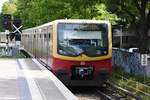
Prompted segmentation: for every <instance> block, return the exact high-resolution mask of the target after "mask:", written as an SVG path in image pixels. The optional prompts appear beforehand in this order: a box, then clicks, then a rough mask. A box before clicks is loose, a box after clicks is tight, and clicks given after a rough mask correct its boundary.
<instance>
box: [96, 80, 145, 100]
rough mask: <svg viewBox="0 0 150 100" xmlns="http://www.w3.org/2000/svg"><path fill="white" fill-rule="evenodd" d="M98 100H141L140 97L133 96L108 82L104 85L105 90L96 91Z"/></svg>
mask: <svg viewBox="0 0 150 100" xmlns="http://www.w3.org/2000/svg"><path fill="white" fill-rule="evenodd" d="M97 95H98V96H99V98H100V100H143V99H142V98H141V97H139V96H136V95H134V94H133V93H131V92H130V91H127V90H125V89H123V88H121V87H118V86H116V85H114V84H111V83H109V82H107V83H105V89H101V90H98V91H97Z"/></svg>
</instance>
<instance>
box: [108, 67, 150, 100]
mask: <svg viewBox="0 0 150 100" xmlns="http://www.w3.org/2000/svg"><path fill="white" fill-rule="evenodd" d="M144 80H145V82H144ZM110 81H111V82H112V83H114V84H116V85H119V86H120V87H122V88H125V89H127V90H129V91H131V92H132V93H134V94H136V95H140V96H141V97H142V98H143V100H150V95H148V94H150V78H148V77H146V78H145V79H144V76H142V75H134V74H131V73H127V72H125V71H124V69H123V68H121V67H118V66H115V67H113V74H112V77H111V78H110ZM144 83H145V84H146V85H144ZM145 94H147V95H146V96H145ZM148 98H149V99H148Z"/></svg>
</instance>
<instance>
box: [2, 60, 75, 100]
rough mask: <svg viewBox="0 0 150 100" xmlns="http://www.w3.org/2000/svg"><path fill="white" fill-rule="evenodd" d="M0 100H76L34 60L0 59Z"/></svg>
mask: <svg viewBox="0 0 150 100" xmlns="http://www.w3.org/2000/svg"><path fill="white" fill-rule="evenodd" d="M0 100H77V97H76V96H74V95H73V94H72V93H71V92H70V91H69V90H68V89H67V88H66V87H65V86H64V85H63V84H62V83H61V82H60V81H59V80H58V79H57V78H56V77H55V76H54V75H53V74H52V73H51V72H50V71H49V70H47V69H46V68H45V67H44V66H42V65H41V64H40V63H39V62H38V61H37V60H35V59H0Z"/></svg>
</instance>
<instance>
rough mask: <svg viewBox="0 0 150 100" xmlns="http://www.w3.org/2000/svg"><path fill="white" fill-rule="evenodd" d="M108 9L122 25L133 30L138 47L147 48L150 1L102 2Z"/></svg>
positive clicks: (118, 0)
mask: <svg viewBox="0 0 150 100" xmlns="http://www.w3.org/2000/svg"><path fill="white" fill-rule="evenodd" d="M103 2H104V3H105V4H106V5H107V7H108V9H109V10H110V11H111V12H112V13H115V14H117V15H118V16H119V17H120V18H121V19H122V21H121V22H122V24H123V25H126V26H128V28H131V29H132V30H134V32H135V34H136V36H137V40H138V41H137V43H138V47H139V48H140V50H141V51H142V50H143V49H146V48H147V46H148V31H149V30H150V0H103Z"/></svg>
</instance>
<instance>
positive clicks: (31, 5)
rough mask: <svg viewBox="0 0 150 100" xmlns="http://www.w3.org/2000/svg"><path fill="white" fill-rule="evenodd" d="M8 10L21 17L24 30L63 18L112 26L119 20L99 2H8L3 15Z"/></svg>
mask: <svg viewBox="0 0 150 100" xmlns="http://www.w3.org/2000/svg"><path fill="white" fill-rule="evenodd" d="M14 2H15V3H14ZM16 2H17V3H16ZM14 4H15V6H14V7H16V8H15V9H12V8H11V7H10V6H9V5H14ZM10 9H11V12H10V14H13V15H15V16H20V17H21V19H22V20H23V26H24V28H28V27H33V26H37V25H40V24H43V23H46V22H50V21H53V20H56V19H65V18H68V19H69V18H72V19H93V18H95V19H105V20H110V21H111V22H112V23H113V24H116V21H118V20H119V18H118V17H117V16H116V15H115V14H112V13H111V12H109V11H107V8H106V6H105V4H102V3H100V2H99V0H75V1H74V0H18V1H16V0H9V2H6V3H5V4H4V6H3V13H8V12H9V10H10ZM16 9H17V10H16ZM12 12H13V13H12Z"/></svg>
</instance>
